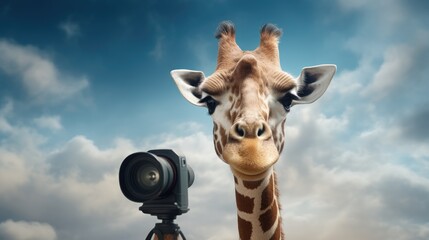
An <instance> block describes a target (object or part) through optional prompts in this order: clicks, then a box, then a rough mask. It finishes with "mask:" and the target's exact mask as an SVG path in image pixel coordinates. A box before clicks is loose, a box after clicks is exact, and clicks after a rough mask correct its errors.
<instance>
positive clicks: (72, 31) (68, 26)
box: [59, 20, 81, 38]
mask: <svg viewBox="0 0 429 240" xmlns="http://www.w3.org/2000/svg"><path fill="white" fill-rule="evenodd" d="M59 28H60V29H61V30H62V31H63V32H64V33H65V34H66V36H67V38H73V37H77V36H79V35H80V34H81V31H80V27H79V25H78V24H77V23H74V22H72V21H70V20H67V21H64V22H61V23H60V24H59Z"/></svg>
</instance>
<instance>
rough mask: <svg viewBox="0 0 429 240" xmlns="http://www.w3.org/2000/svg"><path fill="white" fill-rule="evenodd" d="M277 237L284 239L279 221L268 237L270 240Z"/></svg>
mask: <svg viewBox="0 0 429 240" xmlns="http://www.w3.org/2000/svg"><path fill="white" fill-rule="evenodd" d="M279 239H284V237H283V233H282V227H281V223H279V224H278V225H277V228H276V231H275V232H274V234H273V236H272V237H271V238H270V240H279Z"/></svg>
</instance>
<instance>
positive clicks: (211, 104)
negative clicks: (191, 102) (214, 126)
mask: <svg viewBox="0 0 429 240" xmlns="http://www.w3.org/2000/svg"><path fill="white" fill-rule="evenodd" d="M200 102H201V103H205V104H206V106H207V109H208V110H209V114H210V115H212V114H213V113H214V111H215V109H216V106H217V105H218V104H219V103H218V102H217V101H216V100H214V99H213V98H212V97H210V96H207V97H205V98H203V99H201V100H200Z"/></svg>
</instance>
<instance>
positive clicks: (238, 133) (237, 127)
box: [235, 124, 246, 137]
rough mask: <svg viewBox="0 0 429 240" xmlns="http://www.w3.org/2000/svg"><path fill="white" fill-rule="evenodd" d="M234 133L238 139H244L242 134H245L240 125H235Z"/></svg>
mask: <svg viewBox="0 0 429 240" xmlns="http://www.w3.org/2000/svg"><path fill="white" fill-rule="evenodd" d="M235 132H236V133H237V135H238V136H239V137H244V134H246V133H245V132H244V129H243V128H242V127H241V126H240V124H236V125H235Z"/></svg>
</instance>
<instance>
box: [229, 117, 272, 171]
mask: <svg viewBox="0 0 429 240" xmlns="http://www.w3.org/2000/svg"><path fill="white" fill-rule="evenodd" d="M222 157H223V159H224V160H225V162H227V163H228V164H229V165H230V166H231V168H232V170H233V172H234V174H242V175H246V176H248V177H249V178H251V177H252V176H258V175H261V174H263V173H264V172H266V171H268V170H269V169H270V168H271V167H272V166H273V165H274V163H276V162H277V160H278V158H279V152H278V150H277V148H276V146H275V144H274V140H273V138H272V132H271V129H270V127H269V126H268V124H267V123H266V122H265V121H263V120H255V121H249V120H247V121H246V120H239V121H237V122H236V123H235V124H233V125H232V127H231V129H230V131H229V136H228V141H227V143H226V145H225V148H224V151H223V154H222Z"/></svg>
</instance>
